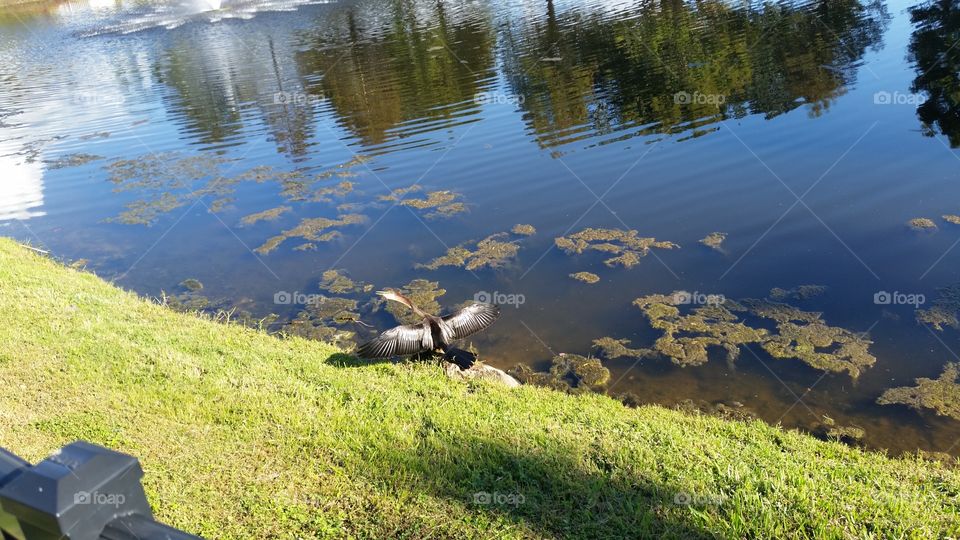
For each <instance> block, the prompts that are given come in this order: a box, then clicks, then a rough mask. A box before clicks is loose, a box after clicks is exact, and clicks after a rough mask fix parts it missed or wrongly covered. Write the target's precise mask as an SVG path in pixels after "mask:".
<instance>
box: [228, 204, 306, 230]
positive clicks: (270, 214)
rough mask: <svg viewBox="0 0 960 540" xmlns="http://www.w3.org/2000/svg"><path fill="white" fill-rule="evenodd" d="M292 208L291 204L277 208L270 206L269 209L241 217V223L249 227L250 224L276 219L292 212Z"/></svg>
mask: <svg viewBox="0 0 960 540" xmlns="http://www.w3.org/2000/svg"><path fill="white" fill-rule="evenodd" d="M291 210H293V208H291V207H289V206H278V207H276V208H270V209H269V210H264V211H263V212H257V213H255V214H250V215H248V216H244V217H243V218H242V219H240V225H242V226H244V227H249V226H250V225H253V224H255V223H259V222H261V221H274V220H276V219H279V218H280V216H282V215H283V214H286V213H287V212H290V211H291Z"/></svg>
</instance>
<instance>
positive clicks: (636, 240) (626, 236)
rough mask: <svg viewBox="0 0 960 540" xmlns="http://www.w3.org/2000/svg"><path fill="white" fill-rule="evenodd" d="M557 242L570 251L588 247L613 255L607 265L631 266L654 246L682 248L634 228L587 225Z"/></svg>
mask: <svg viewBox="0 0 960 540" xmlns="http://www.w3.org/2000/svg"><path fill="white" fill-rule="evenodd" d="M554 243H555V244H556V246H557V247H558V248H560V249H562V250H563V251H565V252H566V253H567V254H578V255H579V254H581V253H583V252H584V251H588V250H591V251H599V252H601V253H607V254H610V255H613V257H610V258H608V259H607V260H605V261H604V264H606V265H607V266H611V267H612V266H618V265H619V266H623V267H625V268H631V267H633V266H636V265H637V264H639V263H640V258H641V257H644V256H646V255H647V253H649V252H650V248H660V249H674V248H678V247H680V246H678V245H677V244H674V243H673V242H664V241H658V240H657V239H655V238H641V237H639V236H638V235H637V231H634V230H629V231H626V230H621V229H595V228H586V229H584V230H582V231H580V232H577V233H574V234H571V235H569V236H558V237H557V238H556V239H554Z"/></svg>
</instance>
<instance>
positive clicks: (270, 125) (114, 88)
mask: <svg viewBox="0 0 960 540" xmlns="http://www.w3.org/2000/svg"><path fill="white" fill-rule="evenodd" d="M925 6H926V8H925V9H916V8H914V6H913V5H912V4H908V3H902V2H873V3H865V2H857V1H852V0H838V1H827V2H813V3H800V2H779V3H775V4H774V3H771V4H760V3H752V4H751V3H724V2H595V1H585V2H555V3H551V2H546V1H537V2H523V1H519V0H490V1H472V2H456V1H455V2H444V1H434V2H420V1H415V0H414V1H390V0H361V1H355V2H336V3H318V2H305V1H303V2H296V1H293V0H282V1H274V2H255V1H249V0H248V1H244V2H231V1H230V0H223V3H222V5H221V6H220V7H221V9H219V10H211V8H212V7H215V6H212V5H210V4H209V3H207V2H202V1H200V0H197V1H196V2H194V3H193V4H190V3H184V4H182V5H173V6H168V7H164V8H160V7H158V5H154V4H150V3H146V2H143V3H141V2H130V3H126V2H117V3H114V2H112V1H109V0H96V1H95V2H93V1H91V2H90V3H86V2H52V3H45V4H41V5H40V6H35V7H32V8H29V9H24V8H21V9H16V10H12V11H7V12H5V13H3V14H0V59H2V62H0V172H2V175H0V234H4V235H9V236H13V237H16V238H18V239H22V240H28V241H31V242H32V243H34V244H35V245H38V246H41V247H43V248H44V249H48V250H50V251H51V252H52V253H53V254H54V255H55V256H57V257H60V258H63V259H66V260H77V259H85V260H86V261H87V267H88V268H90V269H92V270H94V271H96V272H97V273H98V274H100V275H102V276H104V277H106V278H108V279H112V280H114V281H115V282H116V283H118V284H119V285H121V286H123V287H127V288H130V289H134V290H137V291H139V292H141V293H144V294H148V295H151V296H159V295H160V294H161V291H167V292H170V291H174V294H175V293H176V291H179V290H180V289H178V284H179V283H180V282H181V281H183V280H185V279H187V278H195V279H198V280H200V281H201V282H202V283H203V284H204V285H205V288H204V290H203V294H204V295H206V296H208V297H210V298H214V299H227V300H226V301H225V303H220V304H215V306H217V305H227V304H230V303H239V304H241V305H242V306H243V309H245V310H248V311H250V312H251V313H252V315H253V316H254V317H257V318H259V317H263V316H266V315H268V314H269V313H276V314H277V315H279V316H280V319H279V320H278V321H277V322H275V323H273V325H272V328H274V329H276V328H279V327H281V326H283V324H284V322H286V321H289V320H290V319H291V318H293V317H295V316H296V314H297V311H298V308H297V307H296V306H289V305H284V304H280V305H278V304H276V303H275V302H274V297H275V295H276V294H277V293H279V292H301V293H303V294H311V293H316V292H318V285H317V283H318V281H319V280H320V276H321V274H322V273H323V272H324V271H325V270H328V269H330V268H338V269H343V270H345V271H346V272H348V273H349V275H350V276H351V277H353V278H355V279H359V280H363V281H365V282H368V283H372V284H375V285H376V286H377V287H378V288H384V287H400V286H403V285H404V284H406V283H408V282H409V281H411V280H412V279H414V278H426V279H429V280H432V281H437V282H439V284H440V286H441V287H443V288H445V289H446V290H447V294H446V295H445V296H443V297H442V298H441V299H440V301H441V303H442V304H444V305H445V306H447V307H452V306H455V305H457V304H459V303H460V302H462V301H464V300H467V299H470V298H473V297H474V296H475V295H477V294H478V293H481V292H487V293H497V294H500V295H522V296H523V299H524V302H523V304H522V305H519V306H516V308H514V307H513V306H505V309H504V316H503V317H502V319H501V321H500V322H499V323H498V324H497V325H496V326H495V327H494V328H493V329H492V330H491V331H490V332H488V333H487V334H485V335H483V336H482V337H480V338H479V339H477V340H476V341H475V342H474V343H475V345H476V346H477V347H478V348H479V350H480V352H481V356H482V357H483V358H484V359H485V360H486V361H488V362H490V363H492V364H494V365H497V366H501V367H505V368H506V367H512V366H514V365H516V364H518V363H527V364H530V365H533V366H535V367H538V368H545V367H546V366H548V365H549V361H550V359H551V358H552V357H553V356H554V354H555V353H559V352H567V353H578V354H588V353H589V352H590V351H591V342H592V340H593V339H596V338H598V337H601V336H614V337H618V338H629V339H631V340H632V343H633V344H634V346H650V345H651V344H652V343H653V341H654V339H655V338H656V337H657V335H658V334H657V333H656V332H654V331H653V330H651V329H650V328H649V326H648V325H647V324H646V322H645V320H644V318H643V317H642V314H641V313H640V311H639V310H638V309H637V308H636V307H633V306H632V305H631V301H632V300H633V299H634V298H636V297H638V296H642V295H647V294H653V293H669V292H670V291H673V290H678V289H684V290H688V291H698V292H701V293H711V294H723V295H725V296H726V297H728V298H748V297H749V298H762V297H764V296H765V295H767V293H768V291H769V290H770V289H771V288H772V287H784V288H789V287H794V286H797V285H801V284H818V285H825V286H827V287H828V289H827V292H826V294H824V295H822V296H820V297H817V298H814V299H811V300H807V301H804V302H802V303H800V304H797V305H799V306H800V307H802V308H804V309H808V310H815V311H822V312H823V313H824V316H823V317H824V319H825V320H826V321H827V322H828V323H829V324H830V325H834V326H839V327H843V328H846V329H849V330H851V331H854V332H868V333H869V336H870V339H872V340H873V341H874V344H873V345H872V346H871V348H870V352H871V353H872V354H873V355H874V356H876V358H877V361H876V364H875V365H874V366H872V367H871V368H869V369H867V370H866V371H865V372H864V373H863V374H862V375H861V376H860V377H859V378H858V379H856V380H853V379H852V378H851V377H849V376H848V375H846V374H842V373H841V374H832V373H828V374H824V373H823V372H821V371H818V370H815V369H813V368H811V367H808V366H806V365H805V364H803V363H801V362H799V361H797V360H776V359H773V358H771V357H770V356H769V355H767V354H766V353H764V352H763V351H762V350H761V349H760V348H759V347H751V349H750V350H749V351H744V352H743V353H742V354H741V356H740V359H739V360H738V361H737V362H736V363H735V364H734V365H729V364H728V363H727V362H726V361H725V360H724V358H723V355H722V354H720V355H714V354H711V357H710V361H709V362H708V363H706V364H704V365H701V366H698V367H688V368H680V367H678V366H675V365H674V364H672V363H670V362H669V360H667V359H652V360H651V359H648V360H642V361H639V362H637V361H636V360H635V359H629V358H620V359H616V360H610V361H607V362H606V365H607V366H608V367H609V368H610V369H611V371H612V378H611V383H612V384H611V391H612V392H613V393H622V392H631V393H633V394H635V395H636V396H637V397H638V399H639V400H640V401H642V402H654V403H663V404H667V405H673V404H676V403H678V402H680V401H682V400H685V399H693V400H696V401H699V402H706V403H719V402H724V403H730V402H734V401H736V402H741V403H743V404H744V405H745V406H746V407H748V408H749V409H751V410H753V411H754V412H756V413H757V414H758V415H759V416H761V417H762V418H764V419H765V420H767V421H770V422H782V423H783V424H784V425H785V426H789V427H801V428H804V429H808V430H814V429H816V428H817V426H818V425H819V424H820V423H821V422H822V421H823V416H824V415H828V416H829V417H831V418H833V419H834V420H835V421H836V422H837V424H838V425H844V426H849V425H855V426H859V427H861V428H863V429H865V430H866V439H865V442H866V444H867V445H868V446H871V447H877V448H888V449H890V450H892V451H895V452H897V451H903V450H914V449H918V448H920V449H925V450H930V451H940V452H949V453H953V454H958V453H960V452H958V448H957V447H956V446H957V444H956V443H957V441H958V440H960V422H958V421H956V420H952V419H950V418H947V417H941V416H936V415H935V414H934V413H933V412H932V411H929V410H927V411H922V412H917V411H914V410H911V409H908V408H907V407H904V406H879V405H876V404H875V400H876V399H877V397H878V396H879V395H880V394H881V393H882V392H883V391H884V390H885V389H887V388H890V387H893V386H904V385H912V384H913V379H914V378H916V377H931V378H933V377H936V376H937V375H938V374H939V373H940V372H941V369H942V367H943V365H944V364H945V363H947V362H952V361H957V360H958V358H957V356H956V354H955V353H954V351H956V350H960V343H958V341H957V331H956V329H953V328H949V327H945V329H944V330H943V331H940V332H938V331H934V330H932V329H931V328H929V327H928V326H924V325H920V324H918V323H917V322H916V321H915V316H914V308H913V306H910V305H877V304H876V303H875V302H874V295H875V294H876V293H878V292H879V291H891V292H892V291H900V292H903V293H912V294H923V295H925V296H926V298H927V301H928V302H930V301H932V299H933V298H935V297H936V289H937V288H938V287H943V286H945V285H949V284H951V283H955V282H957V281H960V272H958V269H957V263H958V262H960V249H954V247H955V245H956V244H957V243H958V241H960V226H955V225H951V224H949V223H946V222H944V221H943V220H941V219H940V216H941V215H943V214H958V213H960V174H958V173H960V153H958V152H957V150H956V149H955V148H954V147H955V146H957V145H960V112H958V111H960V107H958V106H957V104H956V102H955V101H954V100H955V96H956V94H957V89H958V88H960V85H958V83H957V75H956V74H957V69H956V67H957V66H958V65H960V47H958V48H957V49H954V45H955V44H956V43H955V36H956V35H958V34H957V30H958V28H957V26H958V21H960V5H957V4H955V3H952V2H939V3H937V4H930V5H925ZM911 8H913V9H911ZM911 17H913V19H914V20H913V21H912V20H911ZM78 154H87V155H88V156H87V157H86V159H84V158H83V156H78ZM356 156H362V158H360V159H357V157H356ZM93 157H98V158H100V159H93ZM88 160H90V161H88ZM118 160H131V161H130V162H123V161H118ZM255 167H268V168H262V169H259V170H258V169H254V168H255ZM131 171H133V172H131ZM251 171H252V172H251ZM258 171H259V174H258ZM343 181H348V182H351V183H352V190H350V191H349V193H339V192H333V193H329V194H327V195H317V192H318V190H323V189H325V188H333V187H336V186H337V185H338V183H339V182H343ZM412 184H417V185H420V186H422V187H423V188H424V189H423V191H422V192H419V193H414V194H411V196H416V197H421V198H422V197H425V196H426V193H428V192H434V191H451V192H454V193H456V194H457V196H458V198H457V199H456V200H457V201H460V202H463V203H465V204H466V207H467V209H468V212H466V213H461V214H457V215H454V216H452V217H446V218H444V217H440V218H436V217H434V218H429V217H427V214H428V213H430V210H420V209H416V208H410V207H407V206H405V205H399V206H398V205H395V204H394V202H392V201H383V200H380V197H381V196H384V195H387V194H389V192H390V190H393V189H398V188H404V187H407V186H410V185H412ZM331 191H335V190H331ZM344 204H347V205H349V206H347V207H340V208H338V206H340V205H344ZM281 206H284V207H289V209H288V210H285V211H284V213H282V214H281V215H280V216H279V217H278V218H277V219H275V220H265V221H259V222H257V223H255V224H252V225H249V226H244V224H243V222H242V220H243V218H244V217H245V216H249V215H251V214H254V213H257V212H262V211H264V210H268V209H272V208H277V207H281ZM344 214H359V215H362V216H364V220H365V221H364V222H363V223H358V224H354V225H345V226H341V227H338V228H337V229H338V230H339V231H340V233H341V234H340V235H339V236H337V237H336V238H333V239H332V240H331V241H328V242H322V241H316V242H313V243H314V244H315V246H314V249H308V250H298V249H295V248H296V247H297V246H300V245H302V244H304V243H305V242H306V241H305V240H303V239H298V238H291V239H287V240H286V241H284V242H283V243H281V244H280V245H279V247H278V248H277V249H275V250H273V251H270V252H269V253H265V252H264V253H260V252H255V251H254V249H255V248H257V247H258V246H261V245H263V244H264V243H265V242H266V241H267V240H268V239H270V238H271V237H274V236H275V235H278V234H280V233H281V232H282V231H289V230H291V229H293V228H294V227H296V226H297V224H298V223H300V222H301V220H303V219H306V218H318V217H326V218H331V219H335V218H337V216H340V215H344ZM915 217H929V218H931V219H933V220H934V221H936V222H937V224H938V230H936V231H935V232H927V233H917V232H915V231H912V230H910V229H909V228H908V227H907V226H906V225H905V223H906V222H907V221H908V220H909V219H911V218H915ZM518 223H528V224H532V225H534V226H535V227H536V229H537V233H536V234H535V235H533V236H531V237H525V238H518V237H513V238H515V239H516V240H517V242H518V244H519V246H520V249H519V253H518V254H517V256H516V257H515V258H514V259H512V260H511V261H509V263H508V264H507V265H505V266H503V267H501V268H498V269H490V268H481V269H478V270H475V271H472V272H470V271H467V270H465V269H463V268H456V267H445V268H441V269H438V270H426V269H422V268H421V269H418V268H416V267H415V265H416V264H417V263H425V262H427V261H429V260H430V259H433V258H435V257H438V256H440V255H442V254H443V253H444V252H445V251H446V249H447V248H449V247H452V246H457V245H459V244H462V243H464V242H468V241H471V240H479V239H482V238H484V237H487V236H489V235H491V234H494V233H498V232H503V231H508V230H509V229H510V228H511V227H512V226H513V225H515V224H518ZM585 227H605V228H617V229H635V230H637V231H639V233H640V235H641V236H650V237H656V238H657V239H660V240H668V241H673V242H676V243H677V244H679V245H680V246H682V247H681V248H680V249H674V250H654V251H653V252H652V253H651V254H649V255H648V256H646V257H644V258H642V259H641V261H640V263H639V264H638V265H637V266H635V267H633V268H629V269H626V268H622V267H616V268H608V267H607V266H605V265H604V264H603V260H604V259H605V258H607V257H606V256H603V255H602V254H599V253H585V254H582V255H578V256H570V255H568V254H565V253H563V252H562V251H560V250H558V249H557V248H555V247H554V238H555V237H557V236H561V235H566V234H570V233H573V232H576V231H579V230H581V229H583V228H585ZM712 231H723V232H726V233H728V235H729V236H728V237H727V240H726V241H725V242H724V244H723V246H722V249H721V250H712V249H709V248H707V247H705V246H703V245H700V244H698V242H697V241H698V240H699V239H701V238H703V237H704V236H705V235H707V234H708V233H710V232H712ZM579 271H590V272H594V273H596V274H598V275H599V276H600V278H601V281H600V282H599V283H597V284H594V285H587V284H583V283H579V282H576V281H574V280H572V279H570V278H569V277H568V274H570V273H573V272H579ZM362 315H363V317H364V319H365V320H367V321H368V322H369V323H370V324H374V325H376V326H378V327H380V328H384V327H386V326H387V325H389V324H390V323H391V322H392V319H391V318H390V317H389V316H388V315H386V314H385V313H383V312H382V311H379V312H376V313H371V312H369V311H367V310H365V311H363V312H362ZM355 326H356V325H355ZM352 329H353V330H361V331H362V327H360V326H356V327H355V328H352ZM801 397H802V401H801V400H800V398H801Z"/></svg>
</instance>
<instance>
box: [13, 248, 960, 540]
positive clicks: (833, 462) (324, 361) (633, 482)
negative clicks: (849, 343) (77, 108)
mask: <svg viewBox="0 0 960 540" xmlns="http://www.w3.org/2000/svg"><path fill="white" fill-rule="evenodd" d="M0 318H2V320H3V321H4V322H3V324H2V325H0V445H3V446H6V447H8V448H10V449H12V450H14V451H16V452H18V453H20V454H21V455H23V456H24V457H27V458H29V459H32V460H37V459H39V458H42V457H45V456H46V455H47V454H49V453H50V452H51V451H52V450H53V449H55V448H58V447H59V446H61V445H63V444H65V443H67V442H70V441H72V440H74V439H87V440H90V441H92V442H96V443H99V444H103V445H106V446H109V447H111V448H114V449H117V450H121V451H124V452H129V453H132V454H135V455H137V456H138V457H139V458H140V459H141V461H142V463H143V466H144V469H145V470H146V478H145V483H146V486H147V490H148V495H149V496H150V498H151V502H152V503H153V505H154V507H155V509H156V513H157V515H158V517H159V518H160V519H162V520H164V521H167V522H170V523H171V524H174V525H176V526H178V527H182V528H184V529H187V530H190V531H193V532H196V533H201V534H204V535H206V536H209V537H213V538H249V537H251V536H257V537H264V538H269V537H278V538H279V537H283V538H293V537H305V538H313V537H339V536H342V535H345V534H348V535H352V536H355V537H400V538H443V537H476V538H489V537H549V536H567V537H576V536H581V537H591V538H596V537H631V538H636V537H643V536H648V535H649V536H666V537H678V538H691V537H693V538H696V537H730V538H734V537H735V538H741V537H801V538H807V537H824V538H835V537H844V536H847V537H858V538H860V537H872V536H876V537H910V538H914V537H916V538H936V537H943V536H945V535H948V534H957V531H960V515H958V514H960V512H958V508H960V502H958V493H960V475H958V474H957V473H955V472H952V471H948V470H945V469H943V468H941V466H939V465H937V464H934V463H931V462H926V461H922V460H918V459H890V458H887V457H884V456H882V455H880V454H877V453H865V452H861V451H859V450H855V449H851V448H848V447H845V446H843V445H841V444H838V443H826V442H821V441H818V440H815V439H813V438H811V437H808V436H805V435H801V434H797V433H788V432H784V431H781V430H779V429H777V428H774V427H770V426H767V425H764V424H763V423H760V422H754V423H739V422H728V421H722V420H718V419H715V418H712V417H697V416H688V415H685V414H682V413H678V412H674V411H669V410H665V409H662V408H658V407H643V408H640V409H627V408H624V407H623V406H621V405H620V404H619V403H618V402H615V401H613V400H611V399H608V398H606V397H603V396H597V395H591V396H579V397H572V396H568V395H565V394H560V393H555V392H550V391H547V390H542V389H537V388H521V389H519V390H505V389H501V388H497V387H493V386H489V385H487V384H481V383H477V384H464V383H457V382H451V381H449V380H447V379H445V378H444V377H443V375H442V373H441V371H440V369H439V368H438V367H436V366H431V365H392V364H372V365H366V364H363V365H361V364H358V363H357V362H355V361H354V360H353V359H351V358H350V357H347V356H345V355H342V354H339V353H338V352H337V351H336V350H335V349H333V348H331V347H329V346H325V345H323V344H319V343H315V342H308V341H304V340H300V339H290V340H278V339H275V338H273V337H270V336H267V335H264V334H261V333H257V332H255V331H252V330H248V329H244V328H241V327H238V326H228V325H221V324H217V323H214V322H211V321H208V320H204V319H200V318H197V317H193V316H189V315H184V314H179V313H174V312H172V311H169V310H167V309H165V308H162V307H160V306H157V305H155V304H152V303H149V302H146V301H144V300H142V299H140V298H138V297H137V296H135V295H133V294H130V293H127V292H124V291H122V290H120V289H118V288H116V287H114V286H112V285H110V284H108V283H106V282H104V281H102V280H100V279H99V278H97V277H95V276H93V275H91V274H87V273H82V272H78V271H75V270H72V269H68V268H65V267H63V266H61V265H58V264H56V263H53V262H51V261H49V260H47V259H46V258H44V257H42V256H40V255H37V254H35V253H33V252H31V251H29V250H27V249H25V248H23V247H20V246H18V245H16V244H14V243H13V242H11V241H9V240H6V239H0ZM476 493H481V495H479V496H476V495H475V494H476ZM482 493H489V494H490V496H489V497H486V496H484V495H482ZM486 498H489V499H491V501H490V502H487V501H486V500H485V499H486ZM677 501H679V502H680V503H687V502H689V503H690V504H678V503H677ZM254 531H256V534H255V535H254V534H252V533H253V532H254Z"/></svg>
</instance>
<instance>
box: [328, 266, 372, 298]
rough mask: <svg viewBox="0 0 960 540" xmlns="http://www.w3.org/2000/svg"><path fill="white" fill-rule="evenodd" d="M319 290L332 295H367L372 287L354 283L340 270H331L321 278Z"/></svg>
mask: <svg viewBox="0 0 960 540" xmlns="http://www.w3.org/2000/svg"><path fill="white" fill-rule="evenodd" d="M320 290H321V291H327V292H329V293H333V294H346V293H361V292H362V293H367V292H370V291H372V290H373V285H369V284H365V283H363V282H356V281H354V280H352V279H350V278H349V277H347V275H346V274H344V273H342V272H341V271H340V270H336V269H331V270H327V271H326V272H324V273H323V276H321V280H320Z"/></svg>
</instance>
